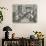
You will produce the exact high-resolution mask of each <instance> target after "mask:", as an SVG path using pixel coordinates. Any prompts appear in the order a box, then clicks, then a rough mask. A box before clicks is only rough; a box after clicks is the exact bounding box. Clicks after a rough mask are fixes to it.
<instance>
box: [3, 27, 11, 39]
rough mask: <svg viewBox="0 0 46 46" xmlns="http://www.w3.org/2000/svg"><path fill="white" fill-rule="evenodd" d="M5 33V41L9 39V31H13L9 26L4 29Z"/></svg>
mask: <svg viewBox="0 0 46 46" xmlns="http://www.w3.org/2000/svg"><path fill="white" fill-rule="evenodd" d="M3 31H6V32H5V39H9V32H8V31H12V29H11V28H10V27H9V26H6V27H4V28H3Z"/></svg>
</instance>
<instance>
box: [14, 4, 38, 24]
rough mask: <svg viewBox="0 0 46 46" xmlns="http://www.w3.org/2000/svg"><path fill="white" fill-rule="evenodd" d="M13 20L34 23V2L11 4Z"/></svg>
mask: <svg viewBox="0 0 46 46" xmlns="http://www.w3.org/2000/svg"><path fill="white" fill-rule="evenodd" d="M13 22H15V23H36V22H37V5H36V4H25V5H24V4H16V5H13Z"/></svg>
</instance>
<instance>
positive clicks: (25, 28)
mask: <svg viewBox="0 0 46 46" xmlns="http://www.w3.org/2000/svg"><path fill="white" fill-rule="evenodd" d="M13 4H37V6H38V7H37V9H38V12H37V23H13V22H12V5H13ZM0 6H2V7H3V6H4V7H7V8H8V11H7V10H4V9H3V10H2V11H3V17H4V20H3V22H2V23H0V46H2V45H1V44H2V43H1V41H2V38H4V32H3V27H4V26H7V25H9V26H10V27H11V28H12V30H13V31H12V32H10V35H11V34H12V33H13V32H15V34H16V37H22V36H23V37H29V36H30V35H31V34H33V31H41V32H43V33H44V35H45V37H46V0H0ZM45 46H46V38H45Z"/></svg>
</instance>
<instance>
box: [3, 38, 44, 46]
mask: <svg viewBox="0 0 46 46" xmlns="http://www.w3.org/2000/svg"><path fill="white" fill-rule="evenodd" d="M9 41H10V42H9ZM40 41H41V42H40ZM6 42H9V43H10V45H8V44H9V43H7V45H6V46H44V38H43V39H26V38H20V39H2V46H5V43H6ZM13 43H15V44H14V45H13ZM40 44H41V45H40Z"/></svg>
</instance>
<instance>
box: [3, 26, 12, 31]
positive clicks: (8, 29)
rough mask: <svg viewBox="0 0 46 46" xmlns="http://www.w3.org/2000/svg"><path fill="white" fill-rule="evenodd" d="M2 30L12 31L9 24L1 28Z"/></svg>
mask: <svg viewBox="0 0 46 46" xmlns="http://www.w3.org/2000/svg"><path fill="white" fill-rule="evenodd" d="M3 31H12V29H11V28H10V27H9V26H6V27H4V28H3Z"/></svg>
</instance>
